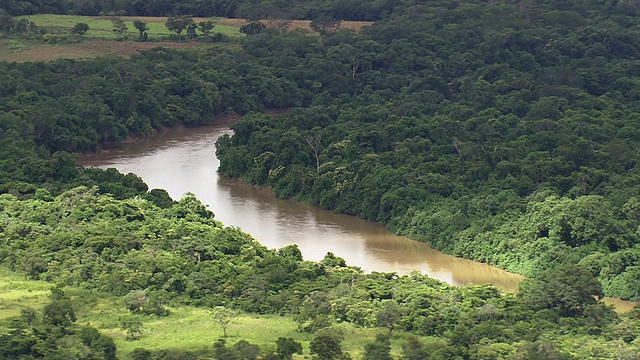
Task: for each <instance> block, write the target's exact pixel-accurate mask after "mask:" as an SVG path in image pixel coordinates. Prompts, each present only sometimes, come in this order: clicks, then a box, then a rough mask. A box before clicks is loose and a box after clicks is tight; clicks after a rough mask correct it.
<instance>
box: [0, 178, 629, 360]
mask: <svg viewBox="0 0 640 360" xmlns="http://www.w3.org/2000/svg"><path fill="white" fill-rule="evenodd" d="M0 210H1V211H0V224H1V225H0V226H2V228H1V229H2V237H0V264H1V265H3V266H7V267H9V268H11V269H13V270H15V271H20V272H23V273H24V274H26V275H27V276H29V277H31V278H35V279H43V280H48V281H51V282H54V283H56V284H57V285H58V287H57V288H54V290H53V295H52V297H51V304H49V305H47V306H45V308H44V313H43V315H36V314H34V313H33V311H29V310H25V311H23V313H22V315H21V317H20V318H19V319H16V322H15V324H14V325H13V326H14V327H15V328H16V331H15V332H13V333H11V334H6V335H2V336H0V349H2V352H1V353H2V354H3V355H4V356H8V358H18V357H19V355H20V354H23V355H32V356H36V357H44V358H52V359H53V358H56V357H55V356H54V355H58V356H60V355H61V354H65V351H68V350H65V349H66V346H68V344H72V347H71V349H73V348H74V347H76V348H78V346H81V347H82V348H86V349H87V350H86V352H87V353H92V354H94V355H93V356H94V358H100V359H102V358H105V359H110V358H113V353H114V348H113V342H111V341H109V339H108V338H104V337H103V336H100V335H99V334H98V333H97V332H95V331H94V330H92V329H91V328H86V327H78V326H76V325H73V323H74V322H75V320H76V317H75V314H74V311H73V308H72V307H71V306H70V304H71V303H70V302H69V299H68V297H66V296H65V295H64V293H62V292H61V291H60V290H59V289H60V287H64V286H72V287H78V288H82V289H85V290H95V291H99V292H101V293H108V294H114V295H117V296H122V300H123V301H122V304H123V305H122V306H123V309H122V310H124V311H131V312H132V313H141V314H155V316H166V315H167V313H168V311H167V310H166V308H165V306H166V305H167V304H173V305H174V306H176V305H180V304H194V305H200V306H208V307H213V308H214V309H225V308H226V309H229V308H233V309H238V310H244V311H250V312H255V313H260V314H264V313H274V314H282V315H286V316H290V317H292V318H293V319H294V321H295V322H296V324H297V325H298V328H299V331H302V332H309V333H312V334H314V335H313V340H312V341H311V351H312V352H314V353H316V356H318V358H322V359H339V358H343V359H345V358H349V357H348V356H347V355H348V354H347V353H343V352H342V351H341V350H340V343H341V341H342V337H341V336H342V335H341V333H340V332H339V330H335V329H334V328H332V326H333V325H335V324H338V323H341V322H350V323H353V324H355V325H357V326H361V327H379V328H381V331H380V332H381V333H386V334H387V336H388V335H393V336H400V337H401V338H402V339H403V340H402V343H403V344H404V347H403V354H402V359H523V358H524V359H537V358H547V359H548V358H557V359H614V358H615V359H636V358H637V357H638V356H640V348H639V347H638V340H637V337H638V334H640V332H639V331H638V329H640V316H639V313H638V311H639V310H634V311H632V312H630V313H628V314H626V315H617V314H616V313H615V312H613V310H612V309H611V308H610V307H607V306H606V305H604V304H602V303H600V302H599V299H600V298H601V297H602V295H603V293H602V289H601V287H600V284H599V283H598V281H597V280H596V279H594V278H593V276H592V274H591V272H590V271H588V270H586V269H584V268H581V267H578V266H575V265H572V266H566V267H562V268H561V269H559V270H557V271H551V272H546V273H544V274H543V275H542V276H541V277H540V279H538V280H526V281H525V282H524V283H523V285H522V287H521V289H520V291H519V293H518V294H517V295H512V294H506V295H505V294H501V293H500V291H499V290H498V289H496V288H493V287H491V286H465V287H456V286H450V285H447V284H445V283H441V282H439V281H437V280H433V279H429V278H428V277H426V276H423V275H420V274H411V275H407V276H397V275H395V274H393V273H372V274H363V273H362V272H361V271H360V270H358V269H356V268H351V267H348V266H346V264H345V263H344V260H343V259H340V258H338V257H335V256H333V255H332V254H331V253H329V254H327V256H326V257H325V258H324V260H322V261H320V262H309V261H303V260H302V254H301V253H300V250H298V248H297V246H295V245H290V246H287V247H284V248H282V249H279V250H268V249H266V248H265V247H264V246H262V245H260V244H259V243H258V242H257V241H255V240H254V239H253V238H251V237H250V236H249V235H247V234H245V233H243V232H241V231H240V230H238V229H236V228H229V227H223V226H222V225H221V224H220V223H218V222H217V221H216V220H215V219H214V216H213V213H212V212H211V211H209V210H208V209H207V208H206V206H205V205H203V204H202V203H200V202H199V201H198V200H197V199H196V198H195V197H194V196H193V195H187V196H186V197H184V198H183V199H181V200H180V201H178V202H177V203H174V204H171V205H170V206H167V207H165V208H161V207H158V206H157V205H155V204H154V203H153V202H151V201H148V200H144V199H142V198H139V197H137V198H130V199H125V200H117V199H115V198H113V197H111V196H110V195H101V194H99V193H98V192H97V190H96V189H88V188H86V187H79V188H75V189H71V190H69V191H66V192H64V193H62V194H60V195H59V196H57V197H52V196H50V195H49V194H48V193H47V192H46V191H45V190H42V189H41V190H39V191H38V193H37V194H36V196H34V197H33V198H32V199H23V200H19V199H17V198H16V197H14V196H12V195H9V194H5V195H1V196H0ZM125 306H126V308H125ZM220 307H222V308H220ZM41 318H42V320H38V319H41ZM30 319H31V320H30ZM122 326H124V327H126V326H128V325H122ZM46 329H49V330H46ZM56 329H57V330H56ZM134 330H135V327H134V329H133V330H132V331H134ZM47 331H48V332H47ZM133 335H135V334H133ZM133 335H132V336H133ZM58 338H60V339H62V338H65V339H66V340H58V341H56V339H58ZM72 338H74V339H77V340H74V341H75V342H73V341H72ZM273 341H276V339H273ZM279 341H281V342H282V341H284V340H279ZM314 341H315V343H316V345H314ZM388 341H389V340H388V337H385V336H381V337H379V338H377V339H376V340H375V341H373V342H372V343H371V344H368V345H367V348H366V349H365V358H367V359H385V358H386V359H390V358H391V357H390V356H389V344H388ZM322 344H325V346H326V347H331V348H330V349H327V348H326V347H325V348H323V347H322V346H321V345H322ZM328 344H332V345H328ZM290 345H295V344H290ZM283 346H284V345H283ZM240 348H242V349H245V350H247V349H253V350H252V353H254V354H264V351H263V352H258V350H257V349H256V348H257V347H255V345H250V344H248V343H246V342H244V343H240V342H239V343H238V344H236V345H234V346H230V347H227V346H226V345H225V344H224V342H221V343H216V344H215V345H214V348H213V351H214V355H215V357H216V358H217V359H237V358H242V359H245V358H254V359H255V358H256V357H242V356H240V355H238V354H236V355H234V353H236V352H239V353H240V354H242V352H241V349H240ZM289 348H291V347H289ZM293 349H294V350H293V351H292V352H291V353H293V352H295V351H296V350H295V347H293ZM283 351H284V350H283ZM142 353H145V354H147V356H150V355H151V354H150V352H148V351H146V352H145V351H144V350H137V351H136V352H134V354H133V355H134V356H135V355H136V354H142ZM366 354H369V355H366ZM385 354H386V355H385ZM48 355H49V357H47V356H48ZM140 356H142V355H140ZM158 356H160V355H158ZM233 356H236V357H233ZM237 356H240V357H237ZM247 356H248V355H247ZM254 356H256V355H254ZM367 356H368V357H367ZM385 356H386V357H385ZM197 357H198V354H192V356H190V357H187V358H197ZM85 358H88V357H85ZM136 358H137V357H136ZM147 358H148V357H147ZM158 358H162V357H158ZM262 358H265V359H266V358H270V359H274V358H275V359H277V358H280V359H286V358H287V357H266V355H264V356H263V357H262Z"/></svg>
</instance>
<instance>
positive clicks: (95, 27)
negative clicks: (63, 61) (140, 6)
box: [17, 14, 242, 41]
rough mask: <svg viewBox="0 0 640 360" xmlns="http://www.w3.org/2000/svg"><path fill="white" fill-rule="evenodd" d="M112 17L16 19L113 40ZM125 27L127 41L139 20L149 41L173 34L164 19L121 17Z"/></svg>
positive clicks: (222, 28)
mask: <svg viewBox="0 0 640 360" xmlns="http://www.w3.org/2000/svg"><path fill="white" fill-rule="evenodd" d="M112 18H113V17H108V16H101V17H93V16H80V15H51V14H41V15H29V16H21V17H18V18H17V19H28V20H29V21H31V22H33V23H34V24H36V25H37V26H38V27H42V28H47V29H52V30H53V29H57V30H63V31H69V30H71V28H73V26H74V25H75V24H77V23H86V24H87V25H89V31H87V33H86V34H85V35H84V37H86V38H93V39H105V40H106V39H111V40H114V39H116V38H117V34H116V33H115V32H113V24H112V22H111V19H112ZM121 19H122V20H124V22H125V24H126V25H127V28H128V30H127V33H126V34H125V37H126V38H127V39H129V40H135V39H137V38H138V37H139V33H138V31H137V30H136V28H135V27H133V21H134V20H140V21H144V22H146V23H147V26H148V27H149V30H148V31H147V33H148V35H149V40H151V41H157V40H167V39H169V38H170V37H171V36H172V35H173V33H172V32H170V31H169V29H167V27H166V26H165V21H166V18H164V17H130V16H123V17H121ZM193 20H194V21H195V22H200V21H207V20H212V21H213V22H214V23H215V22H216V19H205V18H194V19H193ZM238 29H239V28H238V27H236V26H229V25H219V24H216V25H215V27H214V28H213V31H212V33H220V34H224V35H227V36H232V37H239V36H242V34H241V33H240V32H239V30H238ZM182 36H183V38H186V32H183V33H182Z"/></svg>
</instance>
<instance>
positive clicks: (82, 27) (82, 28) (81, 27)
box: [71, 23, 89, 36]
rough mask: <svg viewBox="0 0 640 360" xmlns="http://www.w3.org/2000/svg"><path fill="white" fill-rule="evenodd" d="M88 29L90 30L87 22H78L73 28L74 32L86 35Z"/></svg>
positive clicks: (72, 31)
mask: <svg viewBox="0 0 640 360" xmlns="http://www.w3.org/2000/svg"><path fill="white" fill-rule="evenodd" d="M87 31H89V25H87V24H86V23H77V24H75V25H74V26H73V28H72V29H71V33H72V34H78V35H80V36H82V35H84V34H85V33H86V32H87Z"/></svg>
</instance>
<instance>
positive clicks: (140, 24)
mask: <svg viewBox="0 0 640 360" xmlns="http://www.w3.org/2000/svg"><path fill="white" fill-rule="evenodd" d="M133 27H134V28H136V30H138V32H139V33H140V41H145V40H147V30H149V26H148V25H147V23H146V22H144V21H140V20H134V21H133Z"/></svg>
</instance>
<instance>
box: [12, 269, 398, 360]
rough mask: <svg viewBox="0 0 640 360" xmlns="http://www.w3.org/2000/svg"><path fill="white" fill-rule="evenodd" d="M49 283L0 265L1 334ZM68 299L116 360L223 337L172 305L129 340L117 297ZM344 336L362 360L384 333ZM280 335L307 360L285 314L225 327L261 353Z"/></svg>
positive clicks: (74, 294) (197, 348) (201, 311)
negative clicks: (110, 344)
mask: <svg viewBox="0 0 640 360" xmlns="http://www.w3.org/2000/svg"><path fill="white" fill-rule="evenodd" d="M51 287H52V285H51V284H49V283H46V282H43V281H35V280H26V279H24V277H22V276H20V275H18V274H16V273H13V272H11V271H9V270H7V269H6V268H1V267H0V334H3V333H7V332H8V331H9V326H10V322H11V320H12V319H13V318H16V317H18V316H19V315H20V310H21V309H23V308H25V307H31V308H34V309H36V310H37V311H38V312H40V311H41V310H42V308H43V306H44V305H45V304H46V303H47V302H48V296H49V289H50V288H51ZM65 292H66V293H67V295H69V296H70V297H71V298H72V301H73V305H74V308H75V309H76V315H77V317H78V321H77V323H78V324H88V325H91V326H93V327H95V328H97V329H99V330H100V331H101V332H102V333H104V334H107V335H109V336H110V337H112V338H113V339H114V341H115V343H116V346H117V348H118V358H120V359H130V358H131V357H130V354H131V352H132V351H133V350H134V349H136V348H146V349H149V350H159V349H167V348H169V349H177V350H182V351H192V352H198V353H205V354H207V353H211V351H212V350H213V342H214V341H215V340H216V339H218V338H220V337H222V329H221V328H220V327H219V326H216V325H215V324H214V323H213V321H212V320H211V317H210V314H209V313H210V311H209V309H207V308H198V307H192V306H179V307H171V308H170V310H171V314H170V315H169V316H167V317H157V316H153V315H140V316H139V319H140V320H142V322H143V323H144V331H143V335H142V337H141V338H140V339H138V340H133V341H131V340H128V339H127V337H126V334H125V332H124V330H122V329H121V328H120V327H119V325H120V323H121V319H122V318H123V317H128V316H132V315H130V313H129V312H128V310H126V309H125V307H124V305H123V304H122V303H121V302H120V301H119V300H118V299H117V298H114V297H111V296H105V295H104V294H98V293H96V292H93V291H88V290H82V289H76V288H67V289H65ZM337 326H338V327H339V328H341V329H342V330H343V331H344V333H345V341H344V343H343V349H344V350H345V351H348V352H349V353H350V354H351V355H352V356H354V357H355V358H360V357H361V354H362V351H363V348H364V345H365V344H366V343H367V342H369V341H372V340H373V339H374V338H375V335H376V334H377V333H379V332H382V331H384V330H382V329H363V328H357V327H355V326H353V325H351V324H339V325H337ZM278 337H291V338H293V339H295V340H297V341H300V342H301V343H302V344H303V348H304V353H305V355H298V356H297V357H294V359H310V358H311V356H310V355H309V342H310V341H311V339H312V337H313V335H312V334H308V333H300V332H298V331H297V327H296V324H295V323H294V322H293V320H292V319H291V318H289V317H286V316H279V315H256V314H240V315H239V316H238V317H237V318H236V319H235V320H234V321H233V322H232V323H231V324H230V325H229V329H228V338H227V344H228V345H231V344H234V343H235V342H237V341H239V340H241V339H244V340H247V341H249V342H250V343H252V344H256V345H259V346H260V348H261V349H264V350H267V349H275V341H276V340H277V339H278ZM401 342H402V334H401V333H398V334H397V335H396V336H395V337H394V338H393V339H392V344H393V348H392V350H393V353H395V354H396V355H397V354H399V352H400V345H401Z"/></svg>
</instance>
